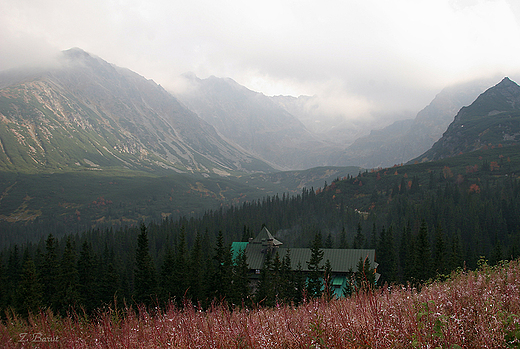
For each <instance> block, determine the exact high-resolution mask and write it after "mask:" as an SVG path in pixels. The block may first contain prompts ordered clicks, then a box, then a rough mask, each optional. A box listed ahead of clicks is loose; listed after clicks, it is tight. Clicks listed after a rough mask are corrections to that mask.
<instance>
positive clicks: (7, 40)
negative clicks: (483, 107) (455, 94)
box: [0, 0, 520, 117]
mask: <svg viewBox="0 0 520 349" xmlns="http://www.w3.org/2000/svg"><path fill="white" fill-rule="evenodd" d="M71 47H80V48H82V49H84V50H85V51H87V52H90V53H92V54H95V55H97V56H100V57H101V58H103V59H105V60H107V61H108V62H110V63H114V64H116V65H118V66H122V67H127V68H130V69H132V70H134V71H135V72H137V73H139V74H141V75H143V76H145V77H147V78H151V79H153V80H154V81H156V82H157V83H160V84H161V85H163V86H164V87H166V88H170V89H174V88H179V86H182V85H181V84H180V83H179V79H178V77H179V75H180V74H183V73H185V72H193V73H195V74H196V75H197V76H198V77H200V78H206V77H208V76H210V75H215V76H218V77H230V78H232V79H234V80H236V81H237V82H238V83H240V84H242V85H244V86H246V87H248V88H250V89H252V90H255V91H258V92H263V93H264V94H266V95H279V94H284V95H293V96H298V95H300V94H305V95H318V96H321V98H323V99H325V100H330V102H331V106H334V108H337V109H338V110H340V111H343V112H345V115H348V116H352V117H354V116H358V117H359V116H363V115H368V114H377V113H381V112H382V111H383V110H392V111H393V110H395V111H398V110H403V109H407V110H410V111H414V112H417V111H418V110H420V109H422V108H423V107H424V106H426V105H427V104H428V103H429V102H430V101H431V100H432V99H433V97H434V96H435V94H436V93H438V92H439V91H440V90H441V89H442V88H443V87H445V86H446V85H448V84H450V83H453V82H456V81H461V80H467V79H470V78H476V77H483V76H487V77H489V76H495V75H496V76H505V75H508V76H511V77H514V76H515V74H518V73H519V72H520V1H518V0H341V1H329V0H319V1H314V0H297V1H286V0H274V1H271V0H262V1H249V0H226V1H221V0H211V1H208V0H183V1H178V0H146V1H137V0H88V1H87V0H2V1H1V2H0V70H2V69H5V68H10V67H13V66H15V65H17V64H20V63H29V62H31V61H33V60H37V59H42V58H44V57H47V56H48V55H50V54H51V53H52V52H53V51H55V50H64V49H68V48H71ZM497 82H498V81H497Z"/></svg>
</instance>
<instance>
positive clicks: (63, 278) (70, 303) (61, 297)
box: [57, 235, 80, 314]
mask: <svg viewBox="0 0 520 349" xmlns="http://www.w3.org/2000/svg"><path fill="white" fill-rule="evenodd" d="M78 287H79V285H78V270H77V269H76V251H75V248H74V244H73V242H72V238H71V236H70V235H69V236H68V237H67V242H66V244H65V249H64V250H63V255H62V258H61V262H60V269H59V274H58V302H57V303H58V308H59V309H60V310H61V312H62V314H65V313H66V312H67V311H68V310H70V308H75V307H76V306H77V305H78V303H79V300H80V297H79V292H78Z"/></svg>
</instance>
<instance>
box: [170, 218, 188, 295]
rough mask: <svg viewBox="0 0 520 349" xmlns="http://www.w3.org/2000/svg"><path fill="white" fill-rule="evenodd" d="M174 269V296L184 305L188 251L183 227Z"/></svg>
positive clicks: (178, 240)
mask: <svg viewBox="0 0 520 349" xmlns="http://www.w3.org/2000/svg"><path fill="white" fill-rule="evenodd" d="M174 261H175V263H174V268H173V285H172V286H174V288H173V295H174V296H175V298H176V299H177V302H178V304H179V305H181V304H182V302H183V301H184V298H185V296H186V292H187V290H188V271H189V268H188V250H187V246H186V229H185V228H184V226H182V227H181V232H180V234H179V237H178V239H177V246H176V251H175V259H174Z"/></svg>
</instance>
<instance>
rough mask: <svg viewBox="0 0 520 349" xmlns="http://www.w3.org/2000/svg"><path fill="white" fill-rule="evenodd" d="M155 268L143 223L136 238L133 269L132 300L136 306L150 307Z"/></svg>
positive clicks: (154, 288) (152, 298) (153, 293)
mask: <svg viewBox="0 0 520 349" xmlns="http://www.w3.org/2000/svg"><path fill="white" fill-rule="evenodd" d="M156 286H157V281H156V276H155V267H154V265H153V261H152V257H151V255H150V250H149V247H148V232H147V229H146V226H145V225H144V223H142V224H141V233H140V234H139V236H138V237H137V249H136V253H135V269H134V299H135V301H136V302H137V304H144V305H150V304H152V302H153V301H154V298H155V296H156V293H157V292H156Z"/></svg>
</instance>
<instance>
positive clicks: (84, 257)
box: [78, 241, 100, 313]
mask: <svg viewBox="0 0 520 349" xmlns="http://www.w3.org/2000/svg"><path fill="white" fill-rule="evenodd" d="M97 269H98V266H97V263H96V257H95V255H94V252H93V251H92V244H91V243H89V242H87V241H85V242H83V245H82V246H81V252H80V255H79V258H78V280H79V288H78V293H79V295H80V303H81V305H82V306H83V308H84V309H85V311H86V312H87V313H91V312H92V311H94V309H96V307H97V306H99V305H100V304H98V302H99V288H98V283H97V282H96V270H97Z"/></svg>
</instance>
